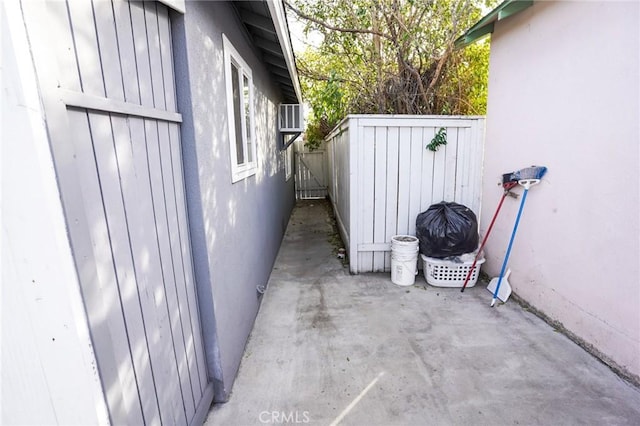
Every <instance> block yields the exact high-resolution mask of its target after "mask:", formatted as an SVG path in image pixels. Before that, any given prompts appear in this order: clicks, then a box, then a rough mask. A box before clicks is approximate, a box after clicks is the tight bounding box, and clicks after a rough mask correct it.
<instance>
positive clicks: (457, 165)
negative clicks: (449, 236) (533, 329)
mask: <svg viewBox="0 0 640 426" xmlns="http://www.w3.org/2000/svg"><path fill="white" fill-rule="evenodd" d="M484 121H485V120H484V118H483V117H459V116H392V115H350V116H348V117H347V118H345V119H344V120H343V121H342V122H341V123H340V124H339V125H338V126H337V127H336V128H335V129H334V130H333V132H332V133H331V134H329V136H328V137H327V152H328V164H329V166H328V169H329V173H328V179H329V182H328V185H329V188H328V189H329V196H330V198H331V201H332V203H333V207H334V211H335V213H336V218H337V222H338V226H339V228H340V232H341V234H342V238H343V240H344V242H345V245H346V246H347V251H348V253H349V262H350V270H351V272H352V273H360V272H372V271H389V270H390V268H391V237H392V236H393V235H398V234H409V235H415V229H416V223H415V222H416V217H417V215H418V214H419V213H420V212H422V211H424V210H426V209H427V208H428V207H429V206H430V205H431V204H434V203H438V202H440V201H455V202H457V203H460V204H464V205H466V206H468V207H469V208H471V210H473V212H474V213H475V214H476V215H478V216H479V214H480V202H481V178H482V154H483V145H484ZM441 128H445V129H446V134H447V144H446V145H442V146H440V147H438V149H437V151H436V152H433V151H430V150H428V149H426V146H427V145H428V144H429V143H430V142H431V141H432V139H433V138H434V136H435V134H436V133H437V132H438V131H439V129H441Z"/></svg>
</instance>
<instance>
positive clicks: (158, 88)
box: [25, 0, 212, 425]
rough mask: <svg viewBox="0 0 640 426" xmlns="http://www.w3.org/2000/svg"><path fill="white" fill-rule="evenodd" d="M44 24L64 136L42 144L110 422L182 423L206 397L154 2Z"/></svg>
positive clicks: (161, 31)
mask: <svg viewBox="0 0 640 426" xmlns="http://www.w3.org/2000/svg"><path fill="white" fill-rule="evenodd" d="M30 7H31V6H28V7H27V10H26V12H25V13H26V14H27V15H28V14H29V8H30ZM39 16H41V17H42V16H43V15H39ZM45 16H46V19H48V20H50V22H52V25H51V27H50V29H51V34H53V36H55V38H56V42H55V43H51V46H52V47H51V48H52V49H56V52H55V57H56V63H57V67H58V73H59V78H58V79H57V80H58V84H59V86H60V88H59V89H55V90H57V92H56V95H57V96H59V98H61V99H62V100H63V102H64V109H65V113H64V114H65V116H64V119H65V120H66V126H67V127H66V131H67V133H66V134H63V133H64V132H62V131H60V129H61V128H64V126H58V127H57V128H53V127H51V128H50V133H51V138H52V147H53V152H54V158H55V161H56V171H57V174H58V176H59V185H60V189H61V193H62V197H63V203H64V208H65V213H66V215H67V222H68V224H69V233H70V237H71V244H72V247H73V250H74V256H75V259H76V267H77V270H78V275H79V278H80V282H81V286H82V293H83V298H84V302H85V308H86V312H87V317H88V320H89V326H90V330H91V336H92V341H93V344H94V351H95V354H96V359H97V361H98V370H99V373H100V377H101V380H102V384H103V388H104V395H105V400H106V402H107V406H108V409H109V415H110V420H111V422H112V423H113V424H153V425H160V424H166V425H189V424H192V423H193V422H194V419H196V418H198V415H197V412H199V410H200V411H201V410H202V409H203V408H202V406H203V405H206V407H204V409H207V408H208V405H209V403H210V402H211V396H212V395H211V384H210V382H209V379H208V375H207V369H206V360H205V354H204V349H203V343H202V333H201V327H200V318H199V313H198V305H197V301H196V290H195V282H194V274H193V264H192V256H191V244H190V241H189V238H190V237H189V228H188V219H187V208H186V200H185V187H184V180H183V168H182V164H183V163H182V158H181V146H180V145H181V141H180V122H181V116H180V114H178V113H177V111H176V93H175V82H174V71H173V53H172V40H171V19H170V16H171V12H170V10H168V9H167V7H166V6H165V5H163V4H161V3H156V2H138V1H132V2H128V1H123V0H113V1H111V0H93V1H90V0H86V1H74V0H69V1H66V2H65V1H51V2H49V3H47V9H46V15H45ZM41 19H42V18H41ZM37 22H38V21H37V20H35V21H30V22H28V23H30V24H31V27H32V28H30V31H31V34H32V36H33V37H37V35H38V34H44V33H45V32H44V31H42V30H39V29H38V28H35V27H36V26H37V25H34V23H37ZM49 71H50V70H49Z"/></svg>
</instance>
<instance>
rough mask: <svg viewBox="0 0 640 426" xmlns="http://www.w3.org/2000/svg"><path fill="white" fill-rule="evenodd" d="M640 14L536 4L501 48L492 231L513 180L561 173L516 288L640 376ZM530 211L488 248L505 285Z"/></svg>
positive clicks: (541, 208) (497, 43)
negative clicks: (504, 185)
mask: <svg viewBox="0 0 640 426" xmlns="http://www.w3.org/2000/svg"><path fill="white" fill-rule="evenodd" d="M638 27H639V4H638V3H637V2H619V3H617V2H540V3H538V2H536V3H534V5H533V6H532V7H530V8H528V9H527V10H525V11H523V12H522V13H520V14H518V15H515V16H513V17H511V18H509V19H506V20H504V21H500V22H497V23H496V27H495V32H494V33H493V35H492V39H491V57H490V72H489V100H488V115H487V131H486V148H485V164H484V178H483V208H482V223H481V231H483V232H484V230H486V228H487V226H488V223H489V220H490V219H491V217H492V215H493V212H494V210H495V208H496V206H497V204H498V200H499V197H500V196H501V194H502V192H501V188H500V186H498V183H499V182H500V181H501V174H502V173H505V172H509V171H512V170H516V169H520V168H524V167H527V166H531V165H534V164H535V165H544V166H547V167H548V168H549V171H548V173H547V175H546V176H545V178H544V179H543V180H542V182H541V183H540V184H539V185H538V186H535V187H533V188H532V189H531V190H530V192H529V196H528V198H527V201H526V205H525V207H524V213H523V217H522V220H521V222H520V226H519V228H518V233H517V235H516V240H515V244H514V247H513V251H512V255H511V258H510V267H511V269H512V274H511V277H510V283H511V285H512V287H513V289H514V291H515V292H516V293H517V294H518V295H519V296H521V297H522V298H524V299H525V300H526V301H527V302H529V303H531V304H532V305H533V306H534V307H536V308H537V309H539V310H540V311H542V312H543V313H545V314H546V315H548V316H549V317H550V318H551V319H553V320H556V321H559V322H560V323H562V325H564V327H565V328H566V329H567V330H568V331H569V332H570V333H573V334H574V335H576V336H577V337H578V338H579V339H582V340H583V341H584V342H585V343H586V344H588V345H592V346H593V348H594V349H595V351H596V352H599V353H600V355H601V356H602V357H603V358H604V359H605V360H607V361H608V362H610V363H613V364H615V365H616V366H617V367H620V368H621V369H622V370H623V371H624V372H625V373H627V374H629V375H631V376H635V378H636V379H637V378H638V376H640V284H639V283H640V276H639V274H640V267H639V260H640V244H639V235H640V218H639V214H638V213H639V211H640V208H639V207H640V206H639V191H638V169H639V167H638V164H639V136H640V135H639V117H640V108H639V98H640V86H639V84H640V73H639V59H638V57H639V52H640V45H639V38H640V37H639V33H638ZM519 203H520V201H519V200H514V199H512V198H509V197H508V198H507V200H506V202H505V204H504V207H503V210H502V211H501V213H500V217H499V219H498V221H497V223H496V226H495V228H494V231H493V233H492V235H491V238H490V241H489V243H488V245H487V259H488V260H487V263H486V265H485V267H484V268H485V271H486V272H488V273H489V274H490V275H491V276H497V275H498V274H499V271H500V266H501V264H502V260H503V256H504V253H505V250H506V247H507V244H508V241H509V237H510V235H511V231H512V228H513V225H514V220H515V217H516V213H517V209H518V206H519Z"/></svg>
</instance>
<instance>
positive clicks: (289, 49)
mask: <svg viewBox="0 0 640 426" xmlns="http://www.w3.org/2000/svg"><path fill="white" fill-rule="evenodd" d="M267 6H268V7H269V13H270V14H271V19H272V20H273V26H274V27H275V28H276V33H277V35H278V40H279V41H280V46H281V47H282V54H283V55H284V59H285V62H286V63H287V68H288V69H289V75H290V76H291V80H292V81H293V87H294V89H295V91H296V97H297V98H298V102H299V103H302V89H301V87H300V79H299V78H298V69H297V68H296V61H295V57H294V55H293V46H292V45H291V37H290V36H289V26H288V24H287V16H286V15H285V12H284V5H283V3H282V0H267Z"/></svg>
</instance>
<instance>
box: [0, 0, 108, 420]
mask: <svg viewBox="0 0 640 426" xmlns="http://www.w3.org/2000/svg"><path fill="white" fill-rule="evenodd" d="M0 11H1V14H2V22H1V25H0V28H2V66H1V69H0V70H1V78H0V81H1V82H2V152H1V157H2V158H1V163H0V164H1V165H0V169H1V170H2V179H1V181H2V198H1V202H0V211H1V216H2V220H1V222H2V238H1V239H2V257H1V262H2V266H1V268H0V269H1V270H2V278H1V282H2V295H1V297H0V299H1V300H2V308H1V312H2V360H1V363H0V371H1V376H2V388H1V389H2V392H1V396H2V399H1V403H0V414H1V415H0V423H2V424H7V425H13V424H43V425H44V424H47V425H52V424H64V425H72V424H107V423H108V422H109V417H108V414H107V410H106V406H105V402H104V399H103V396H102V389H101V384H100V378H99V376H98V371H97V369H96V360H95V356H94V353H93V349H92V345H91V339H90V336H89V329H88V326H87V321H86V316H85V312H84V308H83V306H82V298H81V295H80V286H79V283H78V280H77V277H76V272H75V266H74V263H73V257H72V254H71V247H70V245H69V241H68V239H67V232H66V225H65V221H64V217H63V212H62V205H61V202H60V195H59V192H58V187H57V184H56V177H55V172H54V169H53V159H52V157H51V153H50V151H49V143H48V137H47V133H46V129H45V123H44V119H43V115H42V110H41V108H40V100H39V96H38V92H37V86H36V79H35V74H34V71H33V66H32V63H31V56H30V50H29V45H28V42H27V38H26V34H25V31H24V22H23V21H22V18H21V14H20V5H19V4H18V3H17V2H14V1H12V2H4V3H3V4H2V5H1V6H0Z"/></svg>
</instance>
